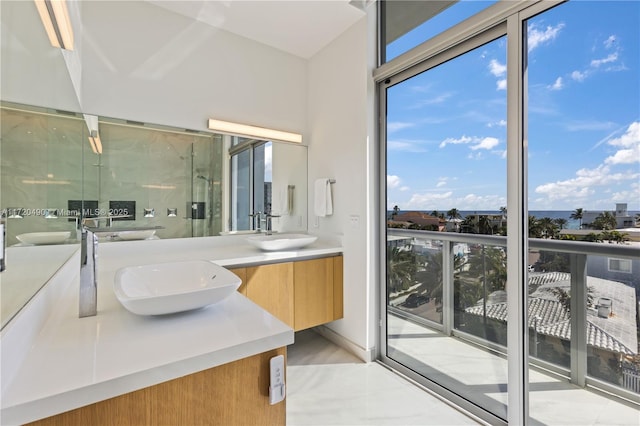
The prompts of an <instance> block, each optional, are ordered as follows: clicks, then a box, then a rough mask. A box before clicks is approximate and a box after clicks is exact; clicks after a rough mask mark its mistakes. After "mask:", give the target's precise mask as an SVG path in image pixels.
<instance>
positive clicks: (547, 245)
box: [387, 228, 640, 258]
mask: <svg viewBox="0 0 640 426" xmlns="http://www.w3.org/2000/svg"><path fill="white" fill-rule="evenodd" d="M387 235H394V236H407V237H413V238H421V239H426V240H437V241H450V242H454V243H467V244H484V245H492V246H498V247H506V246H507V237H505V236H501V235H484V234H464V233H459V232H438V231H422V230H415V229H400V228H387ZM529 249H534V250H546V251H554V252H562V253H574V254H587V255H592V256H609V257H611V256H615V257H620V258H637V257H640V246H639V245H629V244H614V243H592V242H587V241H571V240H555V239H546V238H529Z"/></svg>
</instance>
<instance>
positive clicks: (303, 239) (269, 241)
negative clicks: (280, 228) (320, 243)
mask: <svg viewBox="0 0 640 426" xmlns="http://www.w3.org/2000/svg"><path fill="white" fill-rule="evenodd" d="M317 239H318V237H316V236H314V235H307V234H274V235H259V236H255V237H248V238H247V241H249V243H250V244H253V245H254V246H256V247H258V248H259V249H261V250H266V251H279V250H292V249H298V248H302V247H305V246H308V245H309V244H311V243H313V242H314V241H316V240H317Z"/></svg>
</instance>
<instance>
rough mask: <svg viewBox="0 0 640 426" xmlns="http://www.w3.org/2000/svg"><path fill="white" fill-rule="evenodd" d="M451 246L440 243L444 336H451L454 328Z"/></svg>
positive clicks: (449, 243) (450, 243)
mask: <svg viewBox="0 0 640 426" xmlns="http://www.w3.org/2000/svg"><path fill="white" fill-rule="evenodd" d="M453 266H454V265H453V244H452V242H451V241H443V242H442V327H443V330H442V331H443V332H444V334H445V335H446V336H451V333H452V332H453V327H454V315H455V312H454V309H455V306H454V298H453V292H454V288H453V272H454V271H453Z"/></svg>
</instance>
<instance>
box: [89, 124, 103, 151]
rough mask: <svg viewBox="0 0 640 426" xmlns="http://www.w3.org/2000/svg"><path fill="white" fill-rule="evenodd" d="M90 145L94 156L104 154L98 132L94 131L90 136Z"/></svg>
mask: <svg viewBox="0 0 640 426" xmlns="http://www.w3.org/2000/svg"><path fill="white" fill-rule="evenodd" d="M89 144H91V150H92V151H93V153H94V154H102V141H101V140H100V135H99V134H98V131H97V130H92V131H91V134H90V135H89Z"/></svg>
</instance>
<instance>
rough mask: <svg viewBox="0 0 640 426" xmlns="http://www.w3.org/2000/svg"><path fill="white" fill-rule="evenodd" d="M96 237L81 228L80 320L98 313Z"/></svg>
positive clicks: (85, 228)
mask: <svg viewBox="0 0 640 426" xmlns="http://www.w3.org/2000/svg"><path fill="white" fill-rule="evenodd" d="M97 259H98V236H97V235H96V234H95V232H93V231H92V230H91V229H89V228H88V227H86V226H82V243H81V245H80V307H79V315H80V318H84V317H92V316H96V315H97V313H98V276H97V274H96V268H97V266H98V265H97V262H96V261H97Z"/></svg>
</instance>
